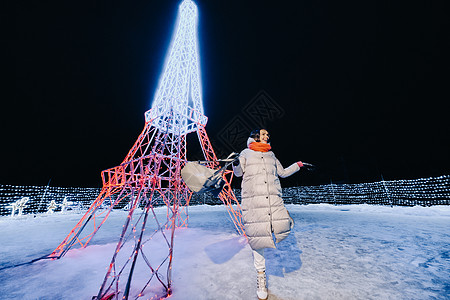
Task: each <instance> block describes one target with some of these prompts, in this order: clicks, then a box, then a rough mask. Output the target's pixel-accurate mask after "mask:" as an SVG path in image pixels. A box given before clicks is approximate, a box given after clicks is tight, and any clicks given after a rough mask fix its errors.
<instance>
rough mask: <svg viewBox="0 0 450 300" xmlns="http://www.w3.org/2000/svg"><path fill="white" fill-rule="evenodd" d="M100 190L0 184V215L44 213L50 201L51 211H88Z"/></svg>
mask: <svg viewBox="0 0 450 300" xmlns="http://www.w3.org/2000/svg"><path fill="white" fill-rule="evenodd" d="M100 191H101V189H98V188H74V187H47V186H14V185H5V184H0V215H2V216H5V215H9V216H11V215H12V216H19V215H26V214H36V213H45V212H47V211H48V207H49V205H50V203H51V202H52V201H54V203H55V205H56V207H55V208H53V211H55V212H59V211H67V210H76V211H78V210H84V209H88V208H89V206H90V205H91V203H92V201H94V200H95V198H97V196H98V194H99V193H100Z"/></svg>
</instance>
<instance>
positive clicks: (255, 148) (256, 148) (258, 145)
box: [248, 142, 272, 152]
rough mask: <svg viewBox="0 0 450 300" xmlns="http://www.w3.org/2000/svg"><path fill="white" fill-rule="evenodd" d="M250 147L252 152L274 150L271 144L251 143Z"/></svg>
mask: <svg viewBox="0 0 450 300" xmlns="http://www.w3.org/2000/svg"><path fill="white" fill-rule="evenodd" d="M248 147H249V148H250V149H251V150H253V151H258V152H267V151H269V150H270V149H271V148H272V147H271V146H270V145H269V144H264V143H260V142H253V143H250V145H249V146H248Z"/></svg>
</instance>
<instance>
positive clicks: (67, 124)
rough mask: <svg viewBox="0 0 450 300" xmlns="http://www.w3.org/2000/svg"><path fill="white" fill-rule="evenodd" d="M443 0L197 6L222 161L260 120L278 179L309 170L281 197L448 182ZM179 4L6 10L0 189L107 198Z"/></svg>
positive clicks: (210, 111)
mask: <svg viewBox="0 0 450 300" xmlns="http://www.w3.org/2000/svg"><path fill="white" fill-rule="evenodd" d="M445 2H446V1H217V0H215V1H213V0H198V1H196V3H197V6H198V8H199V18H200V20H199V45H200V58H201V72H202V86H203V102H204V108H205V115H206V116H207V117H208V118H209V121H208V124H207V126H206V130H207V132H208V135H209V137H210V139H211V140H212V143H213V145H214V146H215V147H216V151H217V152H218V153H219V154H220V155H225V154H226V153H229V152H230V151H232V150H234V151H241V150H242V149H243V148H244V147H245V146H246V145H245V139H246V138H245V136H242V132H241V133H240V135H239V134H238V136H234V137H235V138H236V139H235V140H234V141H231V140H230V141H229V143H228V144H226V140H227V139H229V136H228V134H231V132H232V131H233V130H234V129H236V128H237V129H240V130H243V131H244V132H247V131H248V130H250V129H252V128H253V127H256V126H258V125H261V123H263V125H264V127H267V129H268V130H269V132H270V134H271V142H272V147H273V151H274V153H275V154H276V155H277V157H278V159H279V160H280V161H281V163H282V164H283V165H284V166H285V167H287V166H288V165H290V164H291V163H293V162H295V161H298V160H302V161H305V162H310V163H313V164H315V165H317V170H316V171H315V172H301V173H299V174H296V175H293V176H291V177H290V178H289V179H284V180H282V185H283V186H292V185H316V184H328V183H330V182H333V183H358V182H373V181H380V180H381V178H382V176H383V178H384V179H385V180H394V179H412V178H420V177H430V176H439V175H444V174H450V158H449V156H450V155H449V154H450V126H449V109H448V104H447V102H448V99H450V96H449V94H450V93H449V79H450V76H449V70H450V68H449V67H450V64H449V59H448V56H449V53H450V51H449V50H450V47H449V41H450V39H449V32H448V31H447V28H448V27H449V24H448V23H449V17H448V9H447V5H446V3H445ZM180 3H181V1H179V0H177V1H172V0H164V1H151V0H147V1H143V0H137V1H106V0H105V1H70V2H69V1H43V2H41V1H25V2H17V3H16V7H15V11H14V12H13V13H11V14H10V15H9V17H8V18H9V19H8V20H10V22H8V23H9V26H8V28H11V31H9V33H8V34H7V35H5V36H4V38H3V42H5V43H4V46H3V47H4V50H6V54H7V55H6V56H5V57H6V58H7V59H6V63H7V67H6V68H5V69H4V73H6V77H7V80H6V81H3V84H4V88H3V89H2V109H1V116H0V117H1V139H2V147H1V151H2V152H1V153H2V156H1V157H2V164H1V165H2V167H1V172H0V174H1V178H0V183H1V184H14V185H47V183H48V182H49V180H50V179H51V185H52V186H80V187H101V178H100V172H101V171H102V170H104V169H107V168H110V167H114V166H117V165H119V164H120V163H121V162H122V160H123V158H124V157H125V156H126V154H127V152H128V150H129V149H130V148H131V146H132V145H133V143H134V142H135V140H136V138H137V137H138V136H139V134H140V132H141V131H142V129H143V128H144V113H145V112H146V111H147V110H148V109H149V108H150V107H151V102H152V99H153V95H154V93H155V90H156V87H157V84H158V79H159V76H160V74H161V72H162V69H163V64H164V60H165V56H166V53H167V50H168V46H169V44H170V40H171V36H172V31H173V29H174V25H175V19H176V15H177V9H178V5H179V4H180ZM12 25H14V26H12ZM5 57H4V58H5ZM5 70H6V72H5ZM258 101H259V102H258ZM261 101H262V102H263V103H265V104H266V106H267V107H266V108H264V107H263V111H262V115H263V117H261V116H259V119H258V118H253V117H254V115H252V113H251V112H252V111H254V110H255V109H256V108H255V106H256V107H259V106H260V105H259V104H258V103H261ZM264 113H267V115H264ZM258 122H259V123H258ZM247 133H248V132H247ZM191 135H192V136H191V137H190V138H189V140H188V141H189V145H188V147H191V145H192V148H188V158H190V157H191V158H193V159H194V158H195V159H196V158H197V156H198V154H199V152H198V151H199V149H198V147H197V144H198V142H196V140H195V139H196V136H195V135H194V134H191ZM244 135H245V134H244ZM242 139H244V140H242Z"/></svg>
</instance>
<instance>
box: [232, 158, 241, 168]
mask: <svg viewBox="0 0 450 300" xmlns="http://www.w3.org/2000/svg"><path fill="white" fill-rule="evenodd" d="M239 164H240V161H239V156H238V157H236V158H235V159H234V161H233V167H237V166H239Z"/></svg>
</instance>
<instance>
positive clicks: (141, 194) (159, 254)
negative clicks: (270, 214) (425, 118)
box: [50, 0, 245, 299]
mask: <svg viewBox="0 0 450 300" xmlns="http://www.w3.org/2000/svg"><path fill="white" fill-rule="evenodd" d="M196 33H197V8H196V6H195V4H194V3H193V2H192V1H191V0H184V1H183V2H182V4H181V5H180V10H179V16H178V24H177V27H176V31H175V35H174V38H173V42H172V45H171V48H170V52H169V56H168V60H167V62H166V65H165V68H164V72H163V75H162V78H161V81H160V84H159V87H158V90H157V93H156V95H155V101H154V103H153V105H152V109H150V110H149V111H148V112H146V113H145V117H146V123H145V127H144V130H143V131H142V132H141V134H140V135H139V137H138V139H137V140H136V142H135V144H134V145H133V147H132V148H131V149H130V151H129V152H128V154H127V156H126V157H125V159H124V160H123V162H122V163H121V164H120V165H119V166H117V167H114V168H111V169H108V170H104V171H103V172H102V174H101V175H102V181H103V188H102V190H101V192H100V194H99V195H98V197H97V199H96V200H95V201H94V202H93V204H92V205H91V207H90V208H89V210H88V211H87V212H86V214H85V215H84V216H83V217H82V218H81V219H80V221H79V222H78V223H77V224H76V225H75V227H74V228H73V229H72V230H71V231H70V232H69V234H68V235H67V237H66V238H65V239H64V240H63V241H62V242H61V244H60V245H59V246H58V247H57V248H56V249H55V250H54V251H53V253H52V254H51V255H50V257H51V258H55V259H57V258H61V257H62V256H63V255H64V254H65V253H66V252H67V251H68V250H69V249H71V248H72V247H73V246H75V245H79V246H81V247H86V246H87V245H88V244H89V242H90V241H91V239H92V238H93V236H94V235H95V233H96V232H97V231H98V230H99V229H100V227H101V226H102V225H103V224H104V223H105V221H106V220H107V218H108V216H109V215H110V213H111V211H112V210H113V208H122V207H124V206H125V205H127V207H128V208H129V210H128V216H127V219H126V221H125V224H124V225H123V228H122V233H121V235H120V238H119V241H118V243H117V245H116V248H115V251H114V254H113V256H112V258H111V262H110V264H109V267H108V270H107V272H106V275H105V278H104V280H103V283H102V285H101V287H100V290H99V292H98V295H97V299H112V298H114V299H119V298H120V299H128V297H133V298H135V299H137V298H140V297H145V298H152V299H153V298H162V297H166V296H168V295H170V294H171V285H172V280H171V270H172V259H173V242H174V232H175V229H176V228H178V227H186V226H187V225H188V213H187V211H188V209H187V208H188V205H189V200H190V199H191V196H192V192H191V191H190V190H189V189H188V188H187V186H186V185H185V183H184V182H183V180H182V178H181V173H180V171H181V168H182V167H183V166H184V165H185V163H186V161H187V147H186V135H187V134H188V133H190V132H197V135H198V138H199V141H200V144H201V147H202V150H203V154H204V156H205V159H206V160H207V161H211V162H210V163H209V166H210V167H212V168H218V167H219V163H217V157H216V154H215V153H214V150H213V148H212V145H211V142H210V140H209V138H208V135H207V133H206V130H205V125H206V122H207V118H206V116H204V115H203V107H202V95H201V87H200V68H199V59H198V46H197V36H196ZM232 177H233V173H232V172H231V171H226V172H225V174H224V179H225V182H226V183H225V186H224V189H223V190H222V192H221V193H220V194H219V197H220V199H221V200H222V201H223V202H224V204H226V205H227V209H228V212H229V214H230V217H231V219H232V220H233V222H234V224H235V227H236V230H237V231H238V233H240V234H244V235H245V233H244V229H243V226H242V215H241V209H240V206H239V203H238V201H237V200H236V197H235V195H234V193H233V190H232V189H231V186H230V183H231V180H232ZM160 205H165V206H166V207H167V214H163V215H161V213H160V210H155V207H156V206H160ZM143 274H145V275H143ZM132 283H133V284H132Z"/></svg>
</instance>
